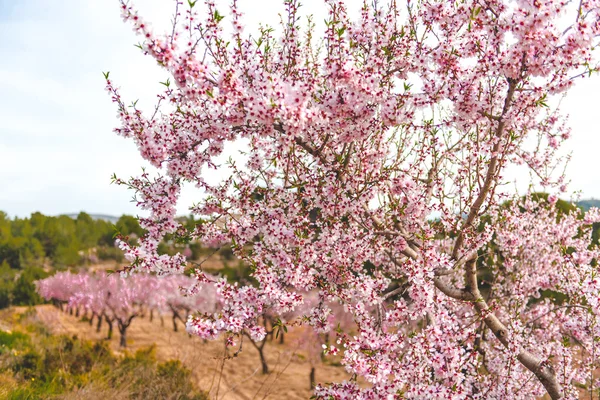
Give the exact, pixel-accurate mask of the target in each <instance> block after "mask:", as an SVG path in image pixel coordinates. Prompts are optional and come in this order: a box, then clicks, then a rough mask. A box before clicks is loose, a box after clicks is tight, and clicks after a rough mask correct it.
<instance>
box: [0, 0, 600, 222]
mask: <svg viewBox="0 0 600 400" xmlns="http://www.w3.org/2000/svg"><path fill="white" fill-rule="evenodd" d="M228 3H229V1H226V2H225V3H224V4H228ZM240 3H241V4H242V7H243V9H244V10H245V11H246V14H247V18H248V21H249V25H250V26H252V25H255V24H256V23H257V22H258V21H259V20H262V21H268V22H270V23H271V24H274V23H275V22H276V15H277V12H279V11H281V10H282V6H281V3H282V2H281V1H279V0H268V1H266V0H265V1H262V2H257V1H255V0H240ZM303 3H307V1H303ZM308 3H309V5H308V6H307V7H306V8H307V9H308V10H309V11H310V12H312V13H314V12H316V11H318V10H319V7H320V6H319V5H318V4H320V2H319V1H318V0H311V1H308ZM310 3H312V4H310ZM137 4H139V5H140V6H141V11H142V13H143V14H144V15H148V19H149V20H151V21H153V22H154V26H155V27H156V28H157V29H159V30H160V29H162V28H166V27H167V26H168V24H169V20H170V16H171V13H172V4H173V2H172V1H169V0H138V1H137ZM257 4H261V5H260V7H256V5H257ZM137 41H138V40H137V38H136V37H135V35H134V34H133V32H132V30H131V29H130V27H129V26H128V25H125V24H124V23H123V22H122V21H121V18H120V15H119V7H118V2H117V1H116V0H102V1H91V0H85V1H84V0H79V1H76V0H0V187H1V188H2V189H1V190H0V210H3V211H6V212H8V213H9V215H11V216H15V215H18V216H21V217H23V216H27V215H29V214H30V213H31V212H34V211H41V212H43V213H45V214H50V215H55V214H60V213H74V212H79V211H82V210H83V211H87V212H90V213H103V214H113V215H119V214H122V213H130V214H136V213H137V210H136V208H135V206H134V205H133V204H132V203H131V202H130V198H131V194H132V193H130V192H128V191H127V190H126V189H125V188H123V187H118V186H114V185H110V176H111V175H112V173H113V172H116V173H117V174H118V175H119V176H121V177H123V178H126V177H128V176H131V175H134V174H137V173H138V172H139V167H140V166H141V165H143V164H142V161H141V159H140V157H139V156H138V154H137V151H136V149H135V146H134V145H133V143H132V142H131V141H129V140H125V139H122V138H120V137H118V136H116V135H115V134H114V133H113V132H112V129H113V128H114V127H115V126H116V119H115V113H116V109H115V107H114V106H113V104H112V103H111V101H110V98H109V96H108V95H107V93H106V92H105V91H104V79H103V77H102V71H107V70H108V71H111V77H112V78H113V79H114V80H115V82H117V83H118V85H119V86H121V87H122V89H123V94H124V95H125V96H126V98H128V99H135V98H140V99H141V100H140V103H141V104H142V106H144V105H146V106H147V107H149V106H151V105H152V103H153V100H154V98H155V97H154V95H155V93H156V91H157V90H159V89H160V85H159V84H158V82H159V81H161V80H163V79H164V78H165V77H166V75H165V74H164V73H162V71H160V70H159V69H158V67H156V65H155V64H154V63H153V62H152V61H151V60H150V59H149V58H147V57H144V56H142V55H141V53H140V52H139V51H138V50H137V49H135V48H134V47H133V44H134V43H137ZM598 93H600V78H596V79H594V80H592V81H588V82H586V84H584V85H580V86H578V87H576V88H575V90H574V91H573V92H572V93H571V94H570V96H569V97H568V98H567V99H566V100H565V101H564V103H563V104H564V106H565V107H564V109H565V110H567V111H568V112H569V114H570V115H571V126H572V127H573V136H574V139H573V140H572V141H571V142H570V143H569V145H568V147H569V148H570V149H572V151H573V160H572V162H571V166H570V168H569V176H570V177H571V178H572V184H571V187H570V188H571V190H582V191H583V194H584V196H585V197H592V196H594V197H596V198H600V176H598V174H597V173H596V172H595V171H596V165H597V164H598V162H597V160H598V158H599V156H598V155H599V153H600V152H599V148H600V147H599V145H600V136H599V135H598V125H599V124H598V122H597V115H598V106H597V104H598V103H597V100H595V96H597V94H598ZM193 199H194V193H193V192H192V191H186V192H185V194H184V197H183V199H182V202H181V207H180V208H179V210H180V212H181V213H185V210H186V208H185V206H186V205H189V204H191V203H192V202H193Z"/></svg>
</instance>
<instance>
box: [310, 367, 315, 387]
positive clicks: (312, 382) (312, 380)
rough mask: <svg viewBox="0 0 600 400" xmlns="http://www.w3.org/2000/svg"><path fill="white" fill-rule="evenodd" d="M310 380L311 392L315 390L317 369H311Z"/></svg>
mask: <svg viewBox="0 0 600 400" xmlns="http://www.w3.org/2000/svg"><path fill="white" fill-rule="evenodd" d="M309 379H310V390H313V389H314V388H315V386H316V385H315V383H316V382H315V367H314V366H311V367H310V375H309Z"/></svg>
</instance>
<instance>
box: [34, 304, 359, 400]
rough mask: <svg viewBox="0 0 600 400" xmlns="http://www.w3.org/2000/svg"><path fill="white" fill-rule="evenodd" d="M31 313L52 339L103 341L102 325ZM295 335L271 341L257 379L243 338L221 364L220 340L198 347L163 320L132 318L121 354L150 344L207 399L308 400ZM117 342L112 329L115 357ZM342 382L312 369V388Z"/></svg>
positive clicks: (335, 374) (339, 376) (53, 312)
mask: <svg viewBox="0 0 600 400" xmlns="http://www.w3.org/2000/svg"><path fill="white" fill-rule="evenodd" d="M35 309H36V312H37V316H38V318H39V319H40V321H41V322H43V323H44V325H46V326H47V327H48V328H49V329H50V330H51V331H52V332H53V333H55V334H68V335H77V336H78V337H80V338H82V339H88V340H103V339H104V338H105V337H106V331H107V325H106V324H105V323H104V324H103V326H102V329H101V331H100V333H97V332H96V329H95V326H90V325H89V324H88V323H87V322H83V321H81V320H80V319H79V318H76V317H74V316H71V315H69V314H67V313H64V312H61V311H60V310H59V309H57V308H55V307H53V306H51V305H41V306H37V307H35ZM94 322H95V321H94ZM94 325H95V324H94ZM299 334H301V331H300V330H298V329H297V330H296V331H295V332H294V331H293V330H292V329H290V333H289V334H288V335H287V336H286V344H285V345H280V344H278V343H276V341H273V342H270V343H267V345H266V346H265V355H266V358H267V361H268V364H269V368H270V369H271V372H270V373H269V374H268V375H263V374H262V373H261V365H260V361H259V356H258V352H257V350H256V349H255V348H254V347H253V346H252V344H251V343H249V342H248V340H247V338H246V339H245V340H244V344H243V351H242V352H241V353H240V354H239V355H238V356H237V357H236V358H232V359H228V360H225V362H223V358H224V357H223V356H224V346H223V342H222V341H221V340H216V341H209V342H206V343H204V342H203V341H202V340H201V339H199V338H197V337H189V336H188V335H187V333H185V331H184V330H183V326H182V325H181V324H180V325H179V332H174V331H173V328H172V322H171V319H170V318H169V317H165V319H164V326H162V325H161V320H160V318H157V317H155V318H154V321H153V322H150V321H149V318H148V317H146V318H136V319H135V320H134V321H133V323H132V324H131V326H130V328H129V329H128V331H127V346H128V349H127V350H128V351H135V350H137V349H139V348H142V347H148V346H151V345H152V344H156V350H157V357H158V359H159V360H160V361H165V360H171V359H179V360H181V362H182V363H183V364H184V365H186V366H187V367H188V368H189V369H191V371H192V374H193V376H194V378H195V381H196V385H197V386H198V388H199V389H201V390H205V391H207V392H209V394H210V397H211V399H266V398H268V399H286V400H292V399H308V398H310V396H311V394H312V393H311V391H310V390H309V373H310V365H309V363H308V362H307V361H305V357H303V356H302V354H301V352H299V351H298V349H296V348H294V343H295V342H296V341H295V340H294V336H295V335H296V336H297V335H299ZM118 336H119V334H118V331H117V329H116V327H115V332H114V337H113V339H112V341H111V343H110V345H111V348H112V349H113V350H114V351H115V352H117V353H121V352H122V351H121V349H119V347H118V344H119V342H118V339H119V338H118ZM236 349H237V346H236V347H235V348H234V349H233V350H230V354H233V352H235V350H236ZM348 378H349V376H348V374H347V373H346V372H345V371H344V369H343V368H340V367H334V366H329V365H319V366H317V369H316V380H317V382H332V381H334V382H335V381H337V382H339V381H342V380H346V379H348Z"/></svg>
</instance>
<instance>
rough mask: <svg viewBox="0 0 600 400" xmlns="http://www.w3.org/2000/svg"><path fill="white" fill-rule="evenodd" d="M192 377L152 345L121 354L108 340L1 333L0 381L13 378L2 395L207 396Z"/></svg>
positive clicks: (198, 398) (189, 397) (45, 397)
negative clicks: (159, 355)
mask: <svg viewBox="0 0 600 400" xmlns="http://www.w3.org/2000/svg"><path fill="white" fill-rule="evenodd" d="M33 331H34V332H35V331H36V330H35V329H33ZM190 378H191V372H190V370H189V369H187V368H185V367H184V366H183V365H182V364H181V363H180V362H179V361H167V362H164V363H159V362H157V360H156V352H155V349H154V347H150V348H148V349H142V350H139V351H137V352H136V353H135V354H134V355H129V354H126V355H125V357H122V358H119V357H116V356H115V355H113V354H112V353H111V351H110V349H109V348H108V345H107V344H106V343H105V342H99V343H93V342H90V341H84V340H80V339H78V338H77V337H75V336H73V337H68V336H65V335H61V336H52V335H48V334H43V333H32V334H26V333H23V332H12V333H7V332H0V383H2V382H5V381H10V382H12V385H11V387H8V385H7V387H6V388H5V389H4V390H0V395H2V398H7V399H50V398H63V397H64V398H80V397H85V398H101V397H105V395H106V394H109V393H119V394H120V396H119V398H129V399H140V400H141V399H156V400H158V399H167V398H168V399H190V400H192V399H193V400H204V399H208V396H207V395H206V394H204V393H201V392H198V391H196V390H195V388H194V386H193V385H192V383H191V380H190ZM0 386H2V385H0Z"/></svg>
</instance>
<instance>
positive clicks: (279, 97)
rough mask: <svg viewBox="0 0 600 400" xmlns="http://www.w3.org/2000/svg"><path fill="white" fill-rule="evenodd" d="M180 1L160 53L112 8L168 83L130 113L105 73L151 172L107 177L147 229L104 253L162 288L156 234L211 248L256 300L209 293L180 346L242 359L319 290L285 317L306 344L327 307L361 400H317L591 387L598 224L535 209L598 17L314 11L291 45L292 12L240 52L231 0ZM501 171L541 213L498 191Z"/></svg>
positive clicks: (438, 2) (556, 7) (584, 6)
mask: <svg viewBox="0 0 600 400" xmlns="http://www.w3.org/2000/svg"><path fill="white" fill-rule="evenodd" d="M197 3H198V2H197V1H191V0H190V1H187V2H182V1H175V3H174V10H175V18H174V23H173V29H172V30H171V29H169V31H168V32H167V33H165V34H164V35H163V34H157V33H155V32H153V31H152V30H151V29H150V28H149V25H148V23H147V22H146V21H144V19H143V18H142V17H141V16H140V15H139V14H138V13H137V11H136V10H135V8H133V6H132V5H131V4H129V3H128V2H124V1H122V2H121V7H122V14H123V17H124V19H125V20H127V21H128V22H130V23H131V24H132V25H133V27H134V29H135V30H136V31H137V32H138V33H139V34H140V35H141V38H142V40H143V41H142V42H141V44H140V48H141V49H142V50H143V51H144V52H145V53H146V54H148V55H150V56H151V57H153V58H154V59H155V60H156V61H157V62H158V63H159V64H160V65H161V66H162V67H163V68H164V69H165V70H166V71H167V72H168V73H169V74H170V75H171V79H169V80H167V81H165V82H164V83H163V84H164V86H165V89H164V91H162V92H161V93H159V95H158V102H157V104H156V108H155V109H153V111H152V112H151V113H144V112H142V111H141V110H140V109H138V108H137V107H136V106H135V104H133V105H132V106H128V105H126V102H125V100H124V99H122V98H121V96H120V94H119V90H118V88H117V86H115V84H114V83H113V81H112V79H111V78H109V76H108V73H106V74H105V76H106V79H107V90H108V91H109V92H110V94H111V96H112V99H113V101H114V102H115V103H116V104H117V106H118V117H119V119H120V122H121V125H120V127H119V128H117V129H116V131H117V133H119V134H120V135H122V136H124V137H127V138H131V139H132V140H134V141H135V142H136V143H137V145H138V147H139V151H140V153H141V155H142V156H143V157H144V158H145V159H146V160H147V161H148V162H150V163H151V164H152V165H153V166H154V167H156V168H157V169H158V175H157V176H154V175H150V174H148V173H144V174H142V175H141V176H139V177H135V178H132V179H130V180H128V181H124V180H121V179H116V181H117V182H118V183H123V184H126V185H128V186H129V187H130V188H132V189H134V190H135V191H136V193H137V199H138V205H139V207H141V208H142V209H145V210H148V211H149V216H148V217H147V218H142V219H141V224H142V226H143V227H144V228H145V229H147V231H148V233H147V234H146V235H145V236H144V237H143V238H141V240H140V243H139V245H138V246H130V245H129V244H127V243H126V242H125V241H123V242H122V243H121V246H122V248H123V249H124V250H125V251H126V253H127V257H128V259H129V260H130V261H131V262H132V268H133V269H139V270H146V271H155V272H157V273H159V274H170V273H177V272H180V271H182V269H183V268H184V265H185V258H184V257H183V256H182V255H180V254H178V255H175V256H168V255H158V254H157V246H158V243H159V241H160V240H161V238H162V237H163V236H164V235H165V234H172V235H174V236H176V237H177V236H179V237H181V238H182V239H186V240H189V239H192V240H201V241H203V242H205V243H209V244H218V243H230V244H231V245H232V246H233V251H234V253H235V254H236V255H237V257H239V258H240V259H242V260H244V262H246V263H247V264H249V265H251V266H252V269H253V277H254V278H255V279H256V281H257V282H258V286H256V287H252V286H244V287H238V286H235V285H231V284H230V283H228V282H226V281H223V280H222V281H219V282H218V283H217V284H216V288H217V293H218V295H219V296H220V299H221V301H222V304H223V309H222V312H221V313H218V314H210V313H205V314H198V315H196V316H195V317H192V318H191V319H190V320H189V321H188V330H189V331H190V332H194V333H197V334H199V335H201V336H203V337H206V338H212V337H216V336H217V335H218V334H220V333H227V334H230V335H235V334H242V333H243V332H247V333H248V334H249V335H251V336H252V337H253V338H254V339H255V340H261V339H262V337H263V336H264V335H265V330H264V328H263V327H262V326H261V325H260V324H259V323H258V321H259V317H260V316H261V315H263V313H264V312H265V309H269V310H271V312H274V313H276V314H277V313H281V314H283V313H287V312H290V311H292V310H294V309H296V308H298V307H300V305H301V304H302V303H303V296H302V294H301V293H306V292H310V291H317V292H318V296H319V298H320V301H319V302H317V304H316V305H315V306H314V307H311V308H310V310H308V311H307V312H306V314H305V315H304V318H302V321H304V322H305V323H307V324H310V325H313V326H316V327H319V326H324V325H325V324H324V321H327V319H328V318H329V315H330V314H331V310H330V309H329V308H328V307H327V303H328V302H332V301H333V302H340V303H342V304H343V305H344V307H345V310H347V312H348V313H349V314H350V315H351V316H352V318H353V319H354V321H355V323H356V325H357V326H358V332H355V333H353V334H348V335H344V334H340V336H339V338H338V343H337V344H338V346H337V347H331V348H329V349H328V351H331V352H337V351H340V352H342V351H343V363H344V365H345V367H346V369H347V370H348V371H349V372H351V373H352V374H353V376H361V377H363V378H364V379H365V380H366V381H367V382H368V383H369V384H370V385H369V386H367V387H363V386H359V385H357V384H356V382H355V381H354V380H352V381H349V382H340V383H334V384H332V385H329V386H317V387H316V389H315V395H316V396H317V397H318V398H329V397H328V396H333V397H334V398H369V399H371V398H390V397H400V396H404V398H444V399H446V398H455V399H462V398H506V399H509V398H510V399H531V398H534V397H535V396H540V395H542V394H544V393H545V392H547V393H548V394H549V396H550V397H552V398H553V399H558V398H574V397H577V395H578V392H577V385H584V386H585V387H587V388H588V389H590V388H593V387H595V385H596V384H597V382H595V381H594V370H595V369H596V368H598V359H597V357H596V356H595V354H597V353H598V351H599V350H600V349H598V340H597V339H598V338H599V337H600V328H599V325H598V315H599V313H600V308H599V305H598V290H599V287H600V280H599V278H598V277H597V274H598V267H597V262H596V260H597V258H598V250H597V249H596V248H595V247H594V246H591V245H590V244H591V241H590V229H591V228H590V227H591V224H592V223H593V222H595V221H598V212H597V211H596V210H593V211H591V212H589V213H588V214H587V215H585V216H584V215H582V214H581V213H578V212H575V211H573V212H570V213H564V214H559V213H558V212H557V210H556V208H555V207H554V203H555V202H556V199H557V196H558V195H559V194H560V193H561V192H564V191H565V190H566V188H565V183H566V181H565V178H564V176H562V175H561V174H560V171H561V170H562V169H561V165H562V163H563V161H564V160H562V159H561V157H560V156H559V153H557V151H558V149H559V146H560V144H561V143H562V142H563V141H564V140H565V139H567V138H568V136H569V130H568V128H567V127H566V125H565V120H564V118H562V117H561V114H560V113H559V112H558V110H557V109H555V107H554V105H555V104H556V103H557V101H555V99H556V98H557V96H560V95H562V94H563V93H564V92H565V91H566V90H568V89H569V88H570V87H571V86H572V85H573V83H574V82H575V80H576V79H579V78H585V77H587V76H588V75H590V74H592V73H593V72H596V70H597V64H596V58H595V53H594V52H593V49H594V47H595V46H596V45H597V41H598V34H599V33H600V23H599V12H600V9H599V8H600V3H599V2H598V1H597V0H581V1H578V2H568V1H544V0H514V1H509V0H503V1H500V0H491V1H490V0H464V1H460V2H453V1H446V0H419V1H406V2H397V1H391V2H388V3H385V4H383V3H382V2H377V1H376V2H374V3H373V4H370V3H369V2H365V3H364V4H363V5H362V7H361V9H360V11H359V13H358V16H357V18H355V19H351V18H350V17H349V16H348V13H347V10H346V6H345V4H344V3H343V2H342V1H340V0H326V1H325V2H324V7H327V10H328V17H327V19H326V21H325V26H324V31H323V34H322V36H319V35H318V34H317V32H316V28H315V25H314V24H312V22H311V20H310V19H308V23H307V27H306V29H302V28H301V27H300V25H301V23H303V21H301V20H300V14H299V11H298V10H299V2H298V1H297V0H285V1H284V7H285V12H284V14H283V16H282V23H281V27H280V29H279V31H274V30H273V29H270V28H266V27H262V28H260V29H259V32H258V33H257V34H253V35H252V36H250V35H247V34H245V33H244V28H243V24H242V20H243V17H242V15H241V13H240V11H239V9H238V5H237V1H236V0H233V2H232V4H231V6H230V8H229V12H228V13H227V12H225V10H222V9H218V8H217V6H216V5H215V3H214V2H213V1H211V0H207V1H206V3H205V4H204V5H201V4H197ZM202 7H204V8H202ZM201 15H203V17H202V16H201ZM225 26H227V28H225ZM239 148H242V150H241V151H240V154H239V155H238V156H236V157H232V158H231V159H230V160H229V161H228V162H226V163H225V162H223V161H222V159H223V157H222V155H223V152H224V151H235V149H239ZM514 166H517V167H519V168H521V170H523V171H529V172H530V175H531V176H532V177H533V178H531V179H532V182H531V183H532V187H533V186H535V187H539V188H542V189H543V190H545V191H547V192H550V194H551V196H550V197H549V198H548V200H544V199H541V198H539V197H534V196H530V195H526V196H525V197H517V196H516V195H514V194H511V191H510V189H505V186H504V185H503V184H504V183H506V178H505V173H506V171H507V168H509V167H514ZM209 175H211V177H212V178H213V179H210V180H208V179H206V177H207V176H209ZM218 176H223V179H220V180H217V181H216V182H215V180H216V179H214V177H218ZM186 183H191V184H194V185H196V186H197V187H198V188H200V189H201V190H202V191H203V195H202V196H200V197H199V198H198V203H197V204H196V205H195V206H194V207H193V208H192V210H191V211H192V213H193V214H195V215H196V216H198V217H199V218H201V219H202V220H203V221H205V222H204V223H202V224H199V225H197V226H196V227H195V228H194V229H192V230H187V229H185V227H183V226H180V225H179V224H178V223H177V221H176V220H175V218H174V217H175V213H176V209H175V206H176V203H177V200H178V197H179V194H180V189H181V187H182V185H184V184H186ZM536 199H537V200H536ZM197 275H198V277H199V279H201V280H203V279H204V278H203V274H202V272H201V271H199V272H198V274H197ZM551 294H553V295H551ZM559 298H560V301H559V300H558V299H559Z"/></svg>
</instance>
